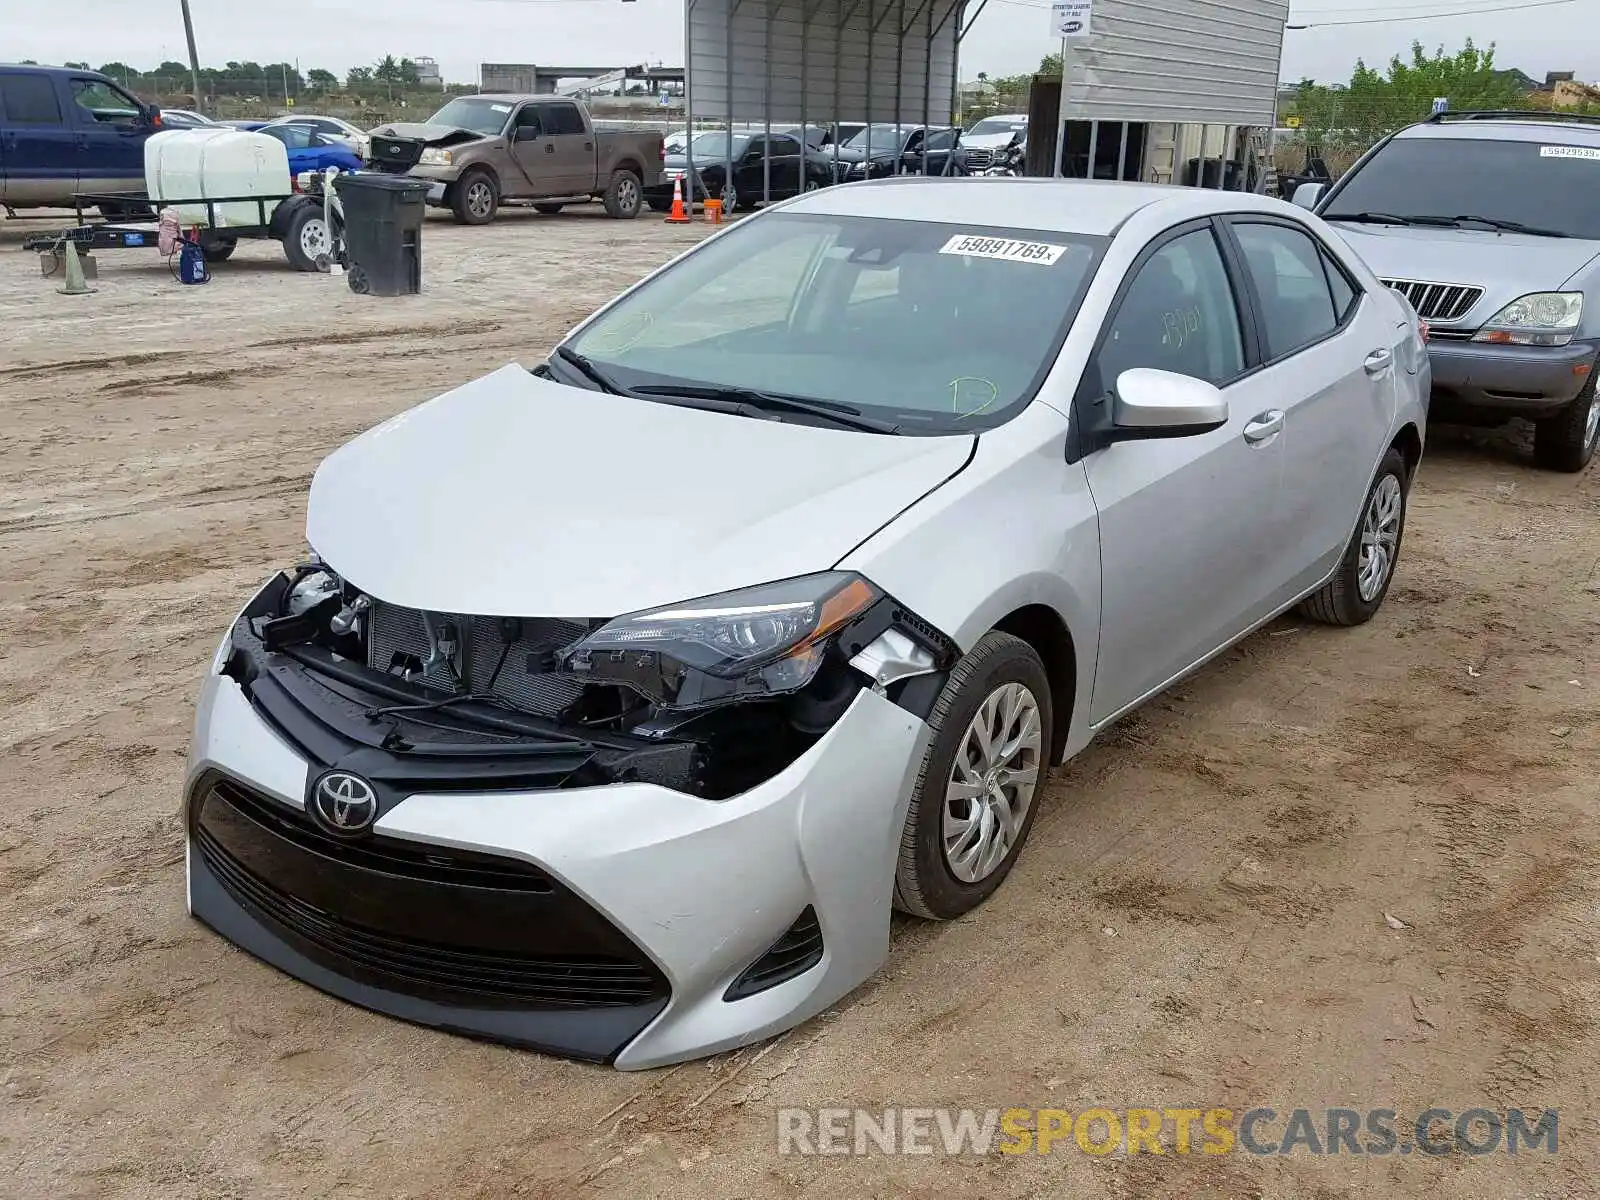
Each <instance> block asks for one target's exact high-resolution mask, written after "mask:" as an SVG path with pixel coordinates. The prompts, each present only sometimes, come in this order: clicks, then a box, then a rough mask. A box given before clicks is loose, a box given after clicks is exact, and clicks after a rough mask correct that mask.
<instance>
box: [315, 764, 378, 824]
mask: <svg viewBox="0 0 1600 1200" xmlns="http://www.w3.org/2000/svg"><path fill="white" fill-rule="evenodd" d="M311 815H312V816H313V817H315V818H316V819H317V823H318V824H319V825H321V826H322V827H323V828H324V829H326V830H327V831H328V832H329V833H334V834H338V835H339V836H340V837H354V836H356V835H357V834H362V833H365V832H366V831H367V830H369V829H371V828H372V823H373V822H374V821H376V820H377V819H378V793H377V792H375V791H373V790H372V785H371V784H370V783H368V782H367V781H366V780H365V779H363V778H361V776H359V775H352V774H350V773H349V772H348V771H329V772H328V773H327V774H326V775H324V776H323V777H322V778H321V779H319V780H317V785H316V787H314V788H312V789H311Z"/></svg>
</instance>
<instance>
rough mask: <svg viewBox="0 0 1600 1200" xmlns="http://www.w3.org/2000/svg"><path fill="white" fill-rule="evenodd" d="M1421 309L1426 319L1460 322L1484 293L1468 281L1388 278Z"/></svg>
mask: <svg viewBox="0 0 1600 1200" xmlns="http://www.w3.org/2000/svg"><path fill="white" fill-rule="evenodd" d="M1382 282H1383V285H1384V286H1385V287H1390V288H1393V289H1394V290H1395V291H1397V292H1399V293H1400V294H1401V295H1402V296H1404V297H1405V298H1406V299H1407V300H1409V301H1411V307H1412V308H1414V309H1416V310H1417V315H1418V316H1419V317H1421V318H1422V319H1423V320H1424V321H1459V320H1460V319H1461V318H1462V317H1464V316H1466V315H1467V313H1468V312H1469V311H1471V309H1472V306H1473V305H1474V304H1476V303H1477V302H1478V300H1479V298H1480V297H1482V295H1483V289H1482V288H1481V287H1473V286H1471V285H1470V284H1465V283H1427V282H1424V281H1422V280H1419V279H1385V280H1383V281H1382Z"/></svg>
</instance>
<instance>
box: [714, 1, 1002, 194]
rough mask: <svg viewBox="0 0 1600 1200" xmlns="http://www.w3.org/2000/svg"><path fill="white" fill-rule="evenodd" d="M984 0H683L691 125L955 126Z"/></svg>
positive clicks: (730, 151) (730, 137)
mask: <svg viewBox="0 0 1600 1200" xmlns="http://www.w3.org/2000/svg"><path fill="white" fill-rule="evenodd" d="M987 2H988V0H976V3H972V4H969V3H968V2H967V0H686V3H685V8H684V38H683V40H684V68H685V71H686V83H685V110H686V111H685V115H686V118H687V124H688V126H689V128H690V129H693V128H694V124H695V122H696V121H698V120H707V119H710V120H715V121H726V122H727V123H728V124H729V125H733V124H736V123H748V124H750V125H754V126H770V125H778V124H797V125H810V124H817V123H821V122H826V121H865V122H868V123H876V122H883V123H888V124H897V125H951V124H954V122H955V110H956V106H957V100H958V96H957V91H956V89H957V75H956V70H957V59H958V50H959V46H960V40H961V36H962V34H963V33H964V32H965V29H966V28H968V27H970V25H971V23H972V21H973V19H975V18H976V17H977V15H978V14H979V13H980V12H981V11H982V9H983V6H984V4H986V3H987ZM969 7H970V9H971V12H970V14H969V13H968V12H967V9H968V8H969ZM732 142H733V139H732V136H731V134H730V136H729V139H728V145H729V148H728V151H727V156H728V158H729V159H731V157H732ZM712 161H717V160H716V159H713V160H712ZM688 166H689V178H690V179H691V180H692V179H693V178H694V174H693V172H694V163H693V161H692V159H691V161H690V162H689V164H688Z"/></svg>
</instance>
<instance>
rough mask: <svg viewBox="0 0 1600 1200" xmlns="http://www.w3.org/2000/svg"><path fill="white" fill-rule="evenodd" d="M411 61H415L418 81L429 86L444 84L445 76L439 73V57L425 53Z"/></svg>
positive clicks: (441, 85)
mask: <svg viewBox="0 0 1600 1200" xmlns="http://www.w3.org/2000/svg"><path fill="white" fill-rule="evenodd" d="M411 61H412V62H413V63H415V64H416V67H417V82H418V83H420V84H423V85H425V86H427V87H443V86H444V76H443V75H441V74H440V73H439V62H438V60H437V59H433V58H429V57H428V56H427V55H425V54H423V55H419V56H418V57H416V58H414V59H412V60H411Z"/></svg>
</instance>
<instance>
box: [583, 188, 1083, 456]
mask: <svg viewBox="0 0 1600 1200" xmlns="http://www.w3.org/2000/svg"><path fill="white" fill-rule="evenodd" d="M1104 244H1105V239H1103V238H1089V237H1082V236H1078V235H1075V234H1064V233H1054V232H1048V233H1045V232H1038V231H1033V230H1023V229H1010V228H1004V229H1002V228H993V227H983V226H970V225H946V224H933V223H923V222H912V221H897V220H884V219H881V218H871V217H842V216H828V215H820V214H800V213H783V212H775V213H772V214H771V215H769V216H761V217H757V218H755V219H754V220H752V221H750V222H748V223H747V224H742V225H739V226H736V227H735V228H734V229H732V230H730V231H729V232H728V233H727V234H725V235H724V236H722V237H719V238H716V239H713V240H712V241H709V242H707V243H705V244H704V245H703V246H702V247H701V248H700V249H698V250H696V251H694V252H693V253H691V254H689V255H688V256H686V257H685V258H684V259H683V260H682V261H681V262H679V263H677V264H676V265H674V266H672V267H669V268H668V269H667V270H665V271H663V272H662V273H661V274H660V275H657V276H656V277H655V278H653V279H650V280H648V281H647V282H645V283H643V284H641V285H640V286H639V287H638V288H636V289H635V290H634V291H632V292H630V293H628V294H627V295H625V296H624V297H623V298H622V299H621V300H620V301H618V302H617V303H616V304H615V305H613V306H612V307H611V308H610V309H608V310H607V311H606V312H604V313H603V314H601V316H599V317H598V318H597V319H596V320H595V321H594V322H592V323H591V324H590V325H589V326H588V327H586V328H585V329H583V330H581V331H580V332H579V333H578V334H577V335H576V336H575V337H574V338H573V339H572V340H571V341H570V342H568V343H567V347H568V348H569V349H571V350H573V351H576V352H577V353H579V354H582V355H584V356H585V357H587V358H588V359H590V360H591V361H592V362H593V363H594V364H595V365H597V366H599V367H600V368H601V369H602V370H603V371H604V372H605V373H606V374H607V375H609V376H610V377H611V378H612V379H614V380H615V381H616V382H617V383H619V384H621V385H622V386H624V387H630V388H637V387H648V386H660V385H663V384H665V385H677V386H685V385H687V386H694V385H701V386H706V387H708V388H717V387H741V388H754V389H757V390H760V391H767V392H777V393H781V394H784V395H787V396H794V397H801V398H804V399H808V400H818V401H823V402H825V403H826V402H832V403H834V404H846V405H850V406H852V407H855V408H859V409H860V410H861V412H862V413H864V414H867V415H869V416H871V417H875V418H881V419H884V420H887V421H890V422H892V423H894V424H897V425H899V426H900V432H902V433H910V434H916V433H952V432H961V431H963V430H972V429H981V428H985V427H987V426H990V425H994V424H997V423H998V422H1000V421H1002V420H1004V419H1006V418H1007V417H1009V416H1010V415H1011V414H1012V413H1013V412H1014V411H1015V410H1016V409H1017V408H1018V407H1019V406H1020V405H1021V404H1023V403H1025V402H1026V401H1027V400H1028V399H1030V398H1031V397H1032V396H1033V393H1034V392H1035V390H1037V388H1038V386H1039V384H1040V382H1041V381H1042V380H1043V378H1044V373H1045V371H1046V370H1047V369H1048V367H1049V366H1050V364H1051V363H1053V362H1054V361H1055V356H1056V352H1057V350H1058V348H1059V346H1060V344H1061V340H1062V339H1063V338H1064V337H1065V335H1066V330H1067V328H1068V326H1069V325H1070V324H1071V322H1072V319H1073V317H1074V315H1075V314H1076V312H1077V309H1078V304H1079V302H1080V301H1081V299H1082V293H1083V290H1084V288H1085V286H1086V285H1087V282H1088V279H1089V277H1090V275H1091V274H1092V271H1093V268H1094V266H1095V264H1096V262H1097V261H1098V259H1099V255H1100V252H1101V250H1102V248H1103V246H1104ZM558 361H559V360H558Z"/></svg>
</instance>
